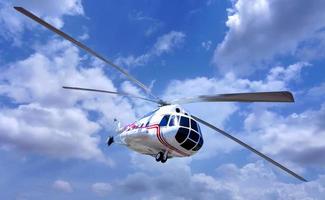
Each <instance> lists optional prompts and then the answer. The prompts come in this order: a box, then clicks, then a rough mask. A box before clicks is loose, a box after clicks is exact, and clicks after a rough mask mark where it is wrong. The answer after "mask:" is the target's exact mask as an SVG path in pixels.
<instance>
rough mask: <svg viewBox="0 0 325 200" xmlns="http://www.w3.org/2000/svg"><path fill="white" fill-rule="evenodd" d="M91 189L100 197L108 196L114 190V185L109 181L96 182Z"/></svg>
mask: <svg viewBox="0 0 325 200" xmlns="http://www.w3.org/2000/svg"><path fill="white" fill-rule="evenodd" d="M91 190H92V191H93V192H94V193H95V194H97V195H98V196H100V197H104V196H107V195H108V194H109V192H110V191H112V186H111V184H109V183H94V184H93V185H92V186H91Z"/></svg>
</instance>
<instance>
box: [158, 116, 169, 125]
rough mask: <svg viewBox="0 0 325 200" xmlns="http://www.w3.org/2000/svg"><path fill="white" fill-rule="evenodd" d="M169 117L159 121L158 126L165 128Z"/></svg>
mask: <svg viewBox="0 0 325 200" xmlns="http://www.w3.org/2000/svg"><path fill="white" fill-rule="evenodd" d="M169 117H170V115H165V116H164V117H163V118H162V119H161V121H160V123H159V126H167V124H168V120H169Z"/></svg>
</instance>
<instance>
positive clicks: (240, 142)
mask: <svg viewBox="0 0 325 200" xmlns="http://www.w3.org/2000/svg"><path fill="white" fill-rule="evenodd" d="M192 117H193V118H194V119H195V120H197V121H198V122H200V123H202V124H204V125H206V126H207V127H209V128H211V129H213V130H215V131H217V132H219V133H221V134H222V135H224V136H226V137H227V138H229V139H231V140H233V141H235V142H237V143H238V144H240V145H242V146H243V147H245V148H247V149H249V150H250V151H252V152H253V153H255V154H257V155H259V156H261V157H262V158H264V159H265V160H267V161H269V162H270V163H272V164H274V165H275V166H277V167H279V168H280V169H282V170H284V171H286V172H287V173H289V174H291V175H292V176H294V177H296V178H297V179H299V180H301V181H305V182H307V180H306V179H305V178H303V177H301V176H299V175H298V174H296V173H295V172H293V171H291V170H290V169H288V168H286V167H285V166H283V165H281V164H280V163H278V162H276V161H275V160H273V159H272V158H270V157H268V156H266V155H265V154H263V153H261V152H259V151H257V150H256V149H254V148H253V147H251V146H249V145H248V144H246V143H244V142H242V141H241V140H239V139H237V138H236V137H234V136H232V135H230V134H229V133H226V132H225V131H223V130H221V129H219V128H217V127H215V126H213V125H212V124H210V123H208V122H206V121H204V120H202V119H200V118H198V117H195V116H193V115H192Z"/></svg>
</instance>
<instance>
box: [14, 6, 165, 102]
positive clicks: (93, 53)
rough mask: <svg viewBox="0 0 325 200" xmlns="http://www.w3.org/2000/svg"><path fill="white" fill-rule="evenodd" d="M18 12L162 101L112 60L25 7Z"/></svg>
mask: <svg viewBox="0 0 325 200" xmlns="http://www.w3.org/2000/svg"><path fill="white" fill-rule="evenodd" d="M14 8H15V9H16V10H17V11H19V12H20V13H22V14H24V15H26V16H27V17H29V18H31V19H33V20H34V21H36V22H38V23H39V24H41V25H43V26H44V27H46V28H47V29H49V30H51V31H53V32H54V33H56V34H58V35H60V36H61V37H63V38H64V39H66V40H69V41H70V42H72V43H73V44H75V45H76V46H78V47H79V48H81V49H83V50H85V51H86V52H88V53H89V54H91V55H93V56H95V57H97V58H98V59H100V60H102V61H104V62H105V63H106V64H108V65H110V66H112V67H114V68H115V69H117V70H118V71H119V72H121V73H122V74H124V75H125V76H126V77H127V78H128V79H129V80H130V81H132V82H133V83H135V84H137V85H138V86H139V87H140V88H142V89H143V90H144V91H145V92H146V93H147V94H149V95H150V96H151V97H153V98H155V99H157V100H159V101H161V100H160V99H159V98H158V97H156V96H154V95H153V94H152V93H151V91H150V89H149V88H148V87H147V86H145V85H144V84H143V83H141V82H140V81H138V80H137V79H136V78H134V77H133V76H131V75H130V74H129V73H128V72H127V71H125V70H124V69H123V68H121V67H119V66H118V65H116V64H114V63H113V62H111V61H110V60H107V59H106V58H104V57H103V56H102V55H100V54H98V53H97V52H95V51H94V50H92V49H90V48H89V47H87V46H86V45H84V44H83V43H81V42H79V41H77V40H76V39H74V38H73V37H71V36H70V35H68V34H66V33H64V32H63V31H61V30H59V29H57V28H55V27H54V26H52V25H51V24H49V23H47V22H45V21H44V20H42V19H41V18H39V17H37V16H36V15H34V14H33V13H31V12H29V11H28V10H26V9H25V8H23V7H14ZM161 102H162V101H161Z"/></svg>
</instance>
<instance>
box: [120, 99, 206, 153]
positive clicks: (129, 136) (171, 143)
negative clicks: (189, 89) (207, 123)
mask: <svg viewBox="0 0 325 200" xmlns="http://www.w3.org/2000/svg"><path fill="white" fill-rule="evenodd" d="M115 140H118V142H119V143H121V144H124V145H126V146H127V147H129V148H130V149H132V150H134V151H137V152H139V153H142V154H146V155H152V156H155V155H156V154H157V153H159V152H167V156H168V158H171V157H187V156H191V155H193V154H195V153H196V152H197V151H198V150H199V149H200V148H201V147H202V145H203V137H202V134H201V130H200V127H199V124H198V123H197V122H196V121H195V120H194V119H192V118H191V117H190V115H189V114H188V113H187V112H185V110H184V109H182V108H181V107H180V106H179V105H168V106H162V107H159V108H158V109H156V110H154V111H152V112H150V113H148V114H147V115H145V116H144V117H142V118H141V119H139V120H138V121H136V122H134V123H132V124H130V125H128V126H126V127H124V128H123V129H122V130H121V133H120V134H119V135H117V136H116V137H115Z"/></svg>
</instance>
